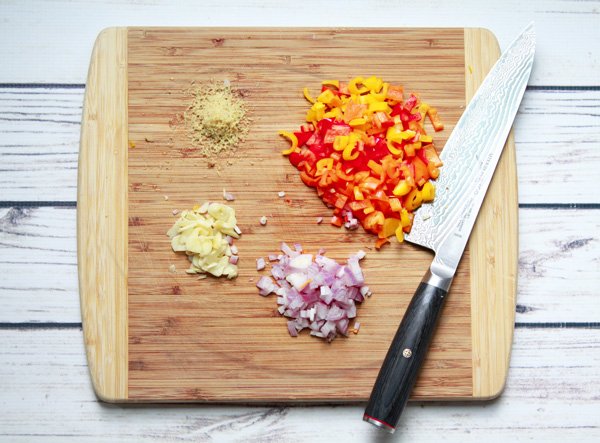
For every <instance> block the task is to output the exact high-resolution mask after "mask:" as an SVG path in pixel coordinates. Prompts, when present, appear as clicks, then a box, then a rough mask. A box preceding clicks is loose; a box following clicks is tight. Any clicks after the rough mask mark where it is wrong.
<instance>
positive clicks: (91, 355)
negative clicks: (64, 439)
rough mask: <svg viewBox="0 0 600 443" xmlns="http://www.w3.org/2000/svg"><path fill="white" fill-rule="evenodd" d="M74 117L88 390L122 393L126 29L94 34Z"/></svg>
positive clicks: (104, 395)
mask: <svg viewBox="0 0 600 443" xmlns="http://www.w3.org/2000/svg"><path fill="white" fill-rule="evenodd" d="M88 84H89V85H94V87H93V88H88V89H87V90H86V94H85V104H84V113H83V120H82V124H81V150H80V154H79V180H78V186H77V191H78V194H77V203H78V207H77V263H78V270H79V293H80V296H81V317H82V321H83V330H84V336H85V345H86V351H87V358H88V364H89V367H90V374H91V377H92V382H93V384H94V390H95V391H96V393H97V394H98V396H99V397H100V398H101V399H102V400H105V401H114V400H117V399H124V398H127V149H128V143H127V31H126V29H124V28H111V29H107V30H105V31H103V32H102V33H101V34H100V35H99V36H98V39H97V41H96V44H95V46H94V51H93V53H92V60H91V63H90V70H89V75H88Z"/></svg>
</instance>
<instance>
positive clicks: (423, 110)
mask: <svg viewBox="0 0 600 443" xmlns="http://www.w3.org/2000/svg"><path fill="white" fill-rule="evenodd" d="M427 111H429V105H428V104H427V103H421V104H420V105H419V113H420V114H421V121H423V120H424V119H425V116H426V115H427Z"/></svg>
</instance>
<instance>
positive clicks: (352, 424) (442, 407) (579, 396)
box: [0, 328, 600, 443]
mask: <svg viewBox="0 0 600 443" xmlns="http://www.w3.org/2000/svg"><path fill="white" fill-rule="evenodd" d="M82 341H83V338H82V334H81V331H80V330H78V329H66V330H60V329H58V330H56V329H38V330H28V329H24V330H6V331H4V333H3V334H0V361H3V360H4V361H10V362H11V364H10V365H6V364H5V365H0V379H1V380H3V383H4V384H5V388H4V390H3V395H2V396H1V397H0V408H1V410H2V411H3V413H2V414H0V429H2V430H3V434H4V436H5V437H6V439H7V441H11V442H22V441H31V440H34V439H38V440H39V441H44V442H54V441H56V442H63V441H67V440H75V441H78V442H92V441H100V440H102V441H117V442H121V441H122V442H130V441H136V442H157V441H196V442H209V441H210V442H229V441H231V442H279V441H289V442H313V443H319V442H322V443H331V442H355V441H374V442H391V441H401V442H411V441H420V442H439V441H442V440H445V441H447V440H451V441H460V442H465V443H466V442H476V443H478V442H481V441H486V442H507V441H511V442H513V441H515V442H516V441H543V442H565V441H578V442H581V441H590V442H591V441H594V440H593V439H594V438H597V437H599V436H600V433H599V427H600V416H599V415H598V414H597V412H598V408H600V399H599V398H598V395H597V394H598V392H597V390H595V389H593V388H586V385H583V384H582V380H585V381H586V382H587V383H588V384H590V385H594V386H598V385H600V372H599V371H598V370H597V369H598V367H599V365H600V330H598V329H556V330H553V331H552V334H551V335H550V338H548V330H547V329H544V328H540V329H529V328H526V329H520V328H519V329H517V330H516V333H515V345H514V348H513V356H512V362H511V370H510V372H509V377H508V381H507V386H506V390H505V392H504V394H503V395H502V396H501V397H500V398H499V399H497V400H495V401H491V402H485V403H467V402H463V403H452V404H443V403H422V404H418V403H415V404H409V406H408V408H407V409H406V412H405V415H403V418H402V423H401V426H400V427H399V428H398V431H397V434H396V435H394V438H391V437H390V436H388V435H387V434H383V433H381V431H379V430H377V429H375V428H374V427H372V426H367V425H366V424H364V423H362V421H361V415H362V411H363V408H364V406H362V405H353V406H310V407H306V406H303V407H273V406H271V407H258V406H234V405H222V406H206V405H187V406H186V405H170V406H167V405H162V406H159V407H152V406H137V407H136V406H114V405H105V404H101V403H98V402H97V401H95V398H94V394H93V392H92V391H91V389H90V386H89V383H87V366H86V362H85V358H84V354H83V345H82ZM582 350H585V351H587V352H584V353H582Z"/></svg>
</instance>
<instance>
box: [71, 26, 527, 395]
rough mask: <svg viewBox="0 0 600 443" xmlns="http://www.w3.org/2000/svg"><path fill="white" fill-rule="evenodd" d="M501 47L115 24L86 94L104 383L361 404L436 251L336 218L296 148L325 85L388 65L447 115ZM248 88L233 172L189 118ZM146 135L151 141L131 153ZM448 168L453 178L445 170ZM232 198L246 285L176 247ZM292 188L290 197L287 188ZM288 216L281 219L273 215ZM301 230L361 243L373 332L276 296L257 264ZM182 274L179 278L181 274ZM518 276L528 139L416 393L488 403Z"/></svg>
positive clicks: (129, 391) (310, 238)
mask: <svg viewBox="0 0 600 443" xmlns="http://www.w3.org/2000/svg"><path fill="white" fill-rule="evenodd" d="M498 56H499V49H498V44H497V42H496V40H495V38H494V36H493V35H492V34H491V33H490V32H488V31H486V30H482V29H464V30H463V29H343V28H336V29H323V28H320V29H308V28H301V29H298V28H296V29H291V28H266V29H265V28H202V29H200V28H111V29H107V30H105V31H103V32H102V33H101V34H100V36H99V37H98V39H97V41H96V45H95V47H94V52H93V55H92V60H91V65H90V70H89V76H88V81H87V85H86V95H85V106H84V112H83V123H82V136H81V151H80V158H79V184H78V207H77V209H78V263H79V282H80V294H81V307H82V317H83V329H84V336H85V345H86V349H87V357H88V362H89V366H90V372H91V376H92V381H93V385H94V389H95V391H96V393H97V394H98V396H99V397H100V398H102V399H104V400H107V401H221V402H233V401H244V402H247V401H261V402H291V401H327V402H330V401H338V402H345V401H361V400H366V399H367V398H368V396H369V394H370V391H371V388H372V385H373V383H374V381H375V378H376V376H377V372H378V370H379V367H380V365H381V362H382V360H383V358H384V355H385V352H386V351H387V348H388V345H389V343H390V342H391V339H392V337H393V334H394V333H395V331H396V328H397V326H398V324H399V322H400V320H401V318H402V315H403V313H404V310H405V309H406V306H407V305H408V302H409V300H410V298H411V296H412V294H413V291H414V289H415V288H416V287H417V285H418V283H419V281H420V279H421V277H422V276H423V274H424V272H425V271H426V269H427V268H428V265H429V263H430V261H431V259H432V254H431V253H430V252H429V251H426V250H423V249H420V248H417V247H415V246H412V245H410V244H407V243H405V244H397V243H396V242H392V244H391V245H387V246H385V247H384V248H383V249H382V250H380V251H375V250H374V249H373V248H372V245H373V244H374V238H373V236H371V235H367V234H365V233H364V232H362V231H361V230H359V231H354V232H348V231H344V230H342V229H338V228H335V227H333V226H330V225H329V224H327V223H323V224H321V225H317V224H316V219H317V217H320V216H322V217H324V218H325V219H326V220H327V219H328V215H330V211H329V210H328V209H327V208H325V206H324V205H323V204H322V203H321V201H320V200H319V199H318V198H317V196H316V195H315V193H314V191H313V190H312V189H309V188H308V187H306V186H304V185H303V184H302V182H301V181H300V179H299V177H298V174H297V172H296V170H295V169H294V168H293V167H292V166H291V165H290V164H289V163H288V161H287V159H286V158H284V157H283V156H281V155H280V151H281V150H282V149H283V148H285V147H286V146H287V144H286V142H285V141H284V140H282V139H280V137H278V136H277V131H278V130H280V129H285V130H296V128H297V127H298V126H299V124H300V123H301V122H302V121H303V116H304V113H305V111H306V106H307V105H306V102H305V101H304V99H303V98H302V94H301V90H302V88H303V87H305V86H308V87H309V88H310V89H311V90H312V91H313V92H316V91H317V89H318V88H319V87H320V82H321V81H322V80H324V79H332V78H335V79H341V80H346V81H347V80H348V79H350V78H352V77H354V76H357V75H366V76H369V75H377V76H379V77H382V78H383V79H385V80H386V81H389V82H391V83H399V84H402V85H404V87H405V91H407V92H410V91H414V92H419V93H420V94H421V96H422V98H423V100H424V101H427V102H428V103H430V104H432V105H434V106H436V107H437V108H438V109H439V111H440V115H441V116H442V119H443V121H444V123H445V125H446V129H445V130H444V131H443V132H440V133H437V134H436V144H437V146H438V148H442V147H443V145H444V143H445V141H446V139H447V138H448V136H449V134H450V132H451V131H452V129H453V127H454V125H455V123H456V122H457V120H458V118H459V116H460V114H461V113H462V111H463V109H464V106H465V103H466V102H467V101H468V100H469V98H470V97H471V96H472V94H473V93H474V91H475V90H476V89H477V86H478V85H479V83H480V82H481V81H482V79H483V77H484V76H485V73H486V72H487V71H488V70H489V68H490V67H491V66H492V64H493V62H494V61H495V60H496V59H497V57H498ZM210 79H217V80H222V79H228V80H230V81H231V84H232V86H233V88H235V89H237V90H240V91H242V92H243V94H244V97H245V100H246V103H247V105H248V108H249V110H250V117H251V119H252V123H251V128H250V133H249V136H248V139H247V140H246V142H244V143H243V144H242V145H241V146H240V147H239V149H238V150H237V151H236V152H235V154H234V155H232V156H231V157H230V158H224V159H220V160H218V161H217V162H216V166H215V167H210V165H209V161H208V160H207V159H205V158H203V157H201V156H200V155H199V154H198V152H197V151H196V150H195V149H194V148H193V147H192V146H190V143H189V141H188V139H187V137H186V134H185V131H184V130H183V129H182V127H181V125H180V124H178V122H179V120H180V116H181V114H182V112H183V111H184V110H185V109H186V107H187V106H188V105H189V103H190V97H189V96H188V95H186V93H185V91H186V90H187V89H188V88H189V87H190V86H191V84H192V82H195V83H201V82H204V81H208V80H210ZM130 146H135V147H130ZM443 173H444V172H443V169H442V174H443ZM224 188H225V189H227V190H228V191H230V192H232V193H233V194H234V195H235V196H236V200H235V201H234V202H231V205H232V206H233V207H234V208H235V210H236V212H237V216H238V224H239V226H240V228H241V229H242V231H243V233H244V234H243V236H242V238H241V239H240V240H238V241H237V242H236V244H237V246H238V247H239V250H240V263H239V276H238V277H237V279H235V280H232V281H228V280H225V279H214V278H207V279H205V280H201V281H200V280H197V279H196V278H195V277H193V276H190V275H187V274H185V272H184V271H185V269H186V268H187V266H188V262H187V259H186V257H185V256H184V255H182V254H175V253H173V252H172V250H171V248H170V241H169V239H168V237H167V236H166V231H167V230H168V229H169V228H170V226H171V225H172V224H173V222H174V221H175V219H176V218H177V217H176V216H174V215H173V210H174V209H178V210H183V209H189V208H191V207H192V206H194V205H195V204H198V203H202V202H204V201H222V197H221V195H222V191H223V189H224ZM279 191H285V193H286V197H285V198H279V197H278V195H277V193H278V192H279ZM263 215H266V216H267V217H268V220H269V221H268V224H267V226H264V227H263V226H261V225H260V224H259V219H260V217H261V216H263ZM281 241H286V242H288V243H290V244H294V243H301V244H302V245H303V246H304V249H305V250H306V251H308V252H310V253H315V252H316V251H317V250H318V249H319V248H320V247H324V248H326V249H327V255H328V256H329V257H332V258H335V259H337V260H339V261H345V259H346V258H347V257H348V256H349V255H350V254H352V253H354V252H356V251H357V250H359V249H365V250H366V251H367V252H368V255H367V258H366V259H365V260H363V262H362V266H363V269H364V273H365V277H366V281H367V284H368V285H369V286H370V287H371V289H372V290H373V296H372V297H370V298H368V299H367V300H365V302H363V303H362V305H361V306H360V307H359V309H358V318H357V320H358V321H360V323H361V325H362V327H361V329H360V332H359V333H358V334H356V335H355V334H350V336H349V337H347V338H343V337H342V338H337V339H336V340H334V341H333V342H332V343H325V342H323V341H322V340H320V339H316V338H314V337H311V336H309V335H308V334H307V333H306V331H304V332H303V333H301V334H300V336H299V337H297V338H292V337H290V336H289V335H288V332H287V328H286V326H285V321H286V320H285V319H284V318H283V317H280V316H279V315H278V314H277V312H276V308H277V306H276V300H275V297H274V296H270V297H267V298H264V297H260V296H259V295H258V293H257V289H256V288H255V283H256V281H257V280H258V278H259V277H260V275H259V274H266V272H262V273H258V272H257V271H256V269H255V259H256V258H258V257H261V256H262V257H265V256H267V255H268V254H270V253H275V252H277V251H278V248H279V245H280V242H281ZM171 265H175V267H176V269H177V272H176V273H172V272H170V271H169V267H170V266H171ZM516 271H517V191H516V171H515V152H514V145H513V142H512V138H510V139H509V141H508V143H507V147H506V149H505V152H504V154H503V157H502V159H501V161H500V164H499V166H498V169H497V171H496V175H495V177H494V181H493V182H492V185H491V188H490V191H489V192H488V196H487V197H486V201H485V203H484V206H483V209H482V211H481V214H480V216H479V218H478V221H477V225H476V228H475V231H474V233H473V236H472V237H471V241H470V244H469V246H468V250H467V251H466V253H465V256H464V257H463V260H462V262H461V265H460V267H459V271H458V275H457V277H456V279H455V282H454V284H453V287H452V290H451V292H450V295H449V297H448V301H447V304H446V306H445V308H444V312H443V315H442V319H441V322H440V325H439V328H438V330H437V333H436V335H435V337H434V340H433V344H432V347H431V350H430V352H429V355H428V357H427V359H426V361H425V364H424V366H423V370H422V372H421V375H420V378H419V380H418V382H417V385H416V387H415V390H414V394H413V398H415V399H421V400H428V399H487V398H491V397H494V396H496V395H498V394H499V393H500V391H501V389H502V387H503V385H504V381H505V378H506V373H507V368H508V360H509V354H510V347H511V341H512V332H513V321H514V311H515V290H516Z"/></svg>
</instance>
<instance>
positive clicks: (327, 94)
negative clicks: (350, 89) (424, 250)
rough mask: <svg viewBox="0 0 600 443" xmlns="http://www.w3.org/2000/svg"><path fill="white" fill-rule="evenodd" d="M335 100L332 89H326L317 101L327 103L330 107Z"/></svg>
mask: <svg viewBox="0 0 600 443" xmlns="http://www.w3.org/2000/svg"><path fill="white" fill-rule="evenodd" d="M334 98H335V94H334V93H333V92H331V90H330V89H325V90H324V91H323V92H321V94H319V96H318V97H317V101H319V102H321V103H325V104H326V105H328V104H329V103H331V101H332V100H333V99H334Z"/></svg>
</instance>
